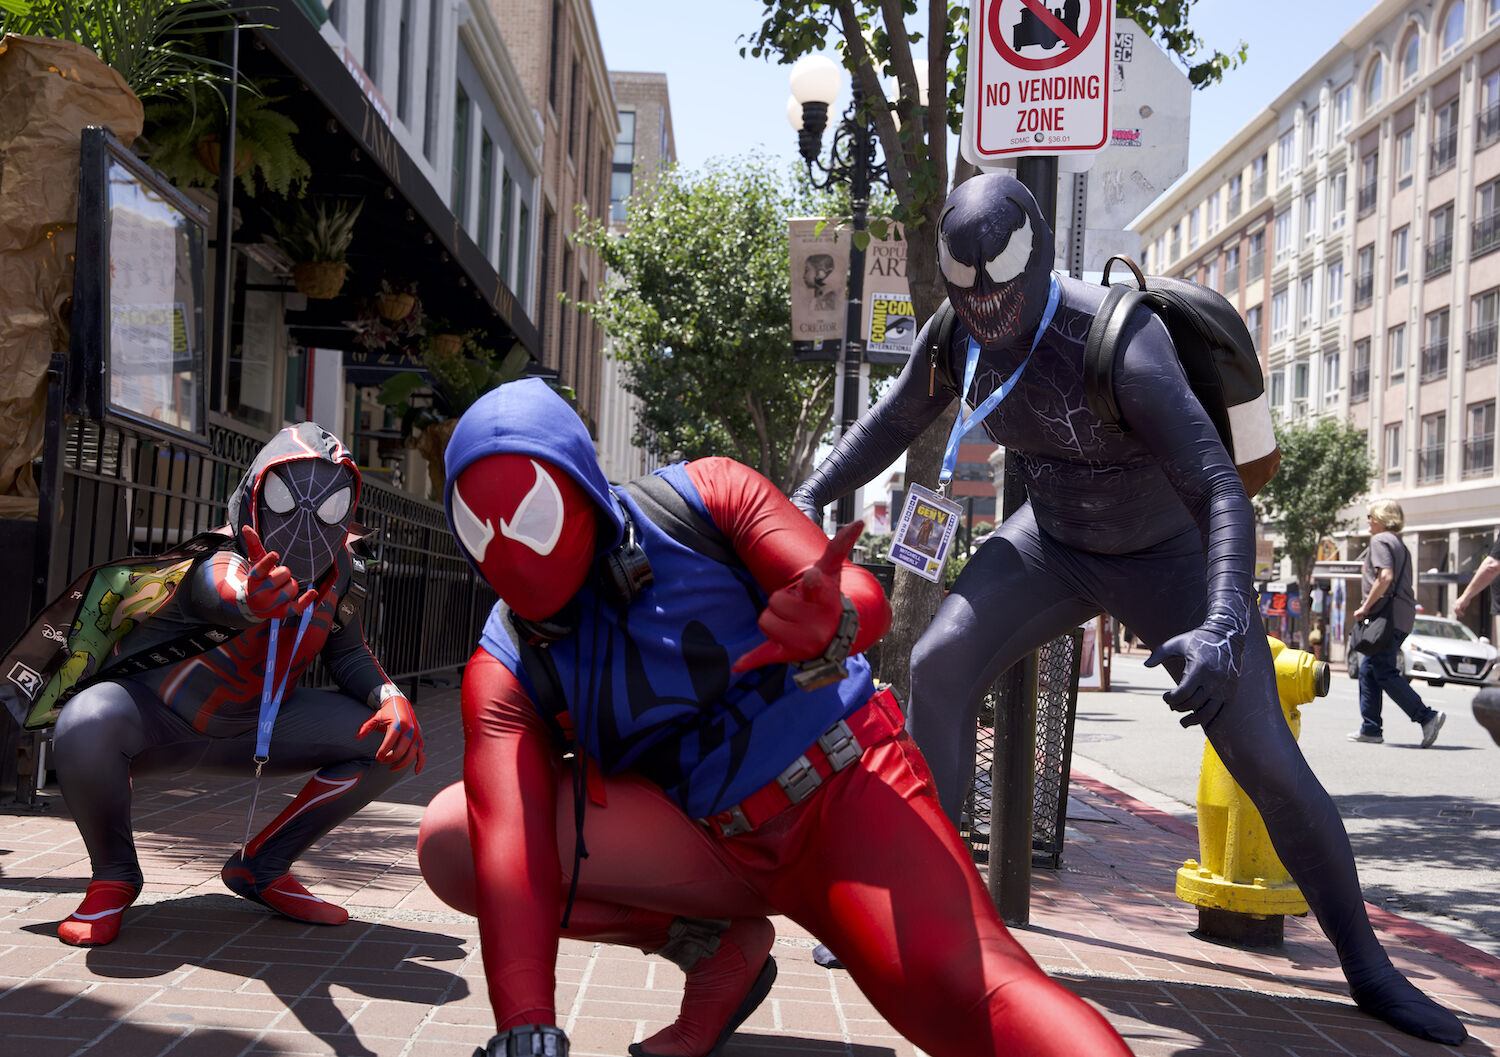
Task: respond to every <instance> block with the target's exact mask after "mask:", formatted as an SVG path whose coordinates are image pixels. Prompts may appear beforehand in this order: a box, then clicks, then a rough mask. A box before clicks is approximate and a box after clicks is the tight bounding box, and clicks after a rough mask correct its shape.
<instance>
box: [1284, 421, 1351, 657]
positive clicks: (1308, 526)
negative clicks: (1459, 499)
mask: <svg viewBox="0 0 1500 1057" xmlns="http://www.w3.org/2000/svg"><path fill="white" fill-rule="evenodd" d="M1276 443H1277V444H1278V445H1280V447H1281V468H1280V469H1278V470H1277V471H1276V475H1275V476H1274V477H1272V478H1271V480H1270V482H1269V483H1268V484H1267V485H1266V486H1265V487H1264V488H1263V489H1261V492H1260V494H1259V495H1257V496H1256V497H1255V505H1256V507H1257V509H1258V511H1259V513H1260V516H1261V517H1262V518H1263V519H1264V520H1266V521H1268V522H1270V524H1271V525H1272V526H1273V527H1274V528H1275V530H1276V531H1277V532H1278V533H1279V534H1280V535H1281V538H1282V540H1283V541H1284V543H1283V546H1284V547H1285V549H1286V552H1287V554H1289V555H1290V556H1291V559H1292V569H1293V571H1294V572H1295V573H1296V576H1297V583H1298V584H1299V585H1300V586H1301V588H1302V597H1303V600H1304V602H1305V601H1306V600H1307V597H1308V594H1309V588H1310V586H1311V584H1312V582H1313V562H1314V561H1316V560H1317V555H1318V544H1319V543H1320V542H1321V541H1322V540H1324V539H1330V538H1332V537H1333V535H1334V534H1335V533H1336V532H1338V531H1339V530H1341V529H1344V528H1347V527H1349V525H1350V524H1351V522H1350V521H1348V520H1347V519H1345V518H1343V517H1342V516H1341V515H1340V511H1342V510H1344V509H1345V508H1346V507H1348V506H1349V504H1350V503H1353V502H1354V501H1355V500H1356V499H1358V498H1359V497H1360V496H1362V495H1364V494H1365V493H1366V492H1368V491H1369V489H1370V480H1371V478H1372V477H1373V476H1374V473H1375V470H1374V467H1373V466H1372V465H1371V462H1370V454H1369V450H1368V449H1369V442H1368V440H1367V438H1366V435H1365V431H1364V430H1362V429H1358V428H1356V427H1355V426H1354V425H1352V424H1350V423H1348V422H1343V421H1340V420H1338V419H1334V418H1320V419H1318V420H1317V421H1315V422H1292V423H1287V422H1280V421H1278V422H1277V423H1276ZM1311 627H1312V607H1311V606H1309V605H1303V607H1302V615H1301V617H1300V618H1298V622H1297V628H1298V631H1299V632H1300V633H1301V636H1302V641H1303V642H1307V641H1308V638H1307V633H1308V631H1309V630H1310V629H1311Z"/></svg>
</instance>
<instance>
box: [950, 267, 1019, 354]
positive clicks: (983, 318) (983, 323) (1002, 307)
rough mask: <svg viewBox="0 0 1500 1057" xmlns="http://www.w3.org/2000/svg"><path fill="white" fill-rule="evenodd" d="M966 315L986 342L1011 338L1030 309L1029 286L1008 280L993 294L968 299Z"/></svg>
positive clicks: (978, 334) (966, 299)
mask: <svg viewBox="0 0 1500 1057" xmlns="http://www.w3.org/2000/svg"><path fill="white" fill-rule="evenodd" d="M965 302H966V303H965V305H964V308H965V315H966V316H968V317H969V320H970V323H971V325H972V326H973V327H974V328H975V329H976V330H977V331H978V332H979V333H977V334H975V335H974V336H975V337H977V338H978V339H979V340H980V341H982V342H995V341H1000V340H1001V339H1003V338H1009V337H1011V336H1013V335H1014V334H1015V332H1016V326H1017V323H1018V322H1019V321H1020V319H1021V317H1022V316H1023V315H1024V312H1025V309H1026V288H1025V286H1024V285H1023V284H1022V283H1019V282H1015V283H1006V284H1005V285H1004V286H999V287H996V288H995V289H994V290H992V291H991V292H990V293H987V294H979V295H977V296H973V297H967V298H965Z"/></svg>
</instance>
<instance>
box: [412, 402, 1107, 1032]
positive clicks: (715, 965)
mask: <svg viewBox="0 0 1500 1057" xmlns="http://www.w3.org/2000/svg"><path fill="white" fill-rule="evenodd" d="M447 470H448V475H447V479H448V482H449V483H448V486H447V491H446V495H445V502H446V505H447V508H448V517H449V522H450V524H451V525H452V527H453V530H454V533H455V534H456V535H457V536H458V538H459V540H460V541H461V542H462V544H463V547H464V549H465V550H466V551H467V552H468V554H469V556H470V557H471V559H472V560H473V562H474V564H475V566H476V567H477V568H478V569H479V570H480V572H481V573H482V575H483V576H484V577H485V579H486V580H488V581H489V583H490V584H491V585H492V586H493V587H494V588H495V590H496V591H497V592H498V593H499V595H500V599H501V603H500V604H499V605H497V606H496V608H495V611H494V612H493V614H492V615H491V617H490V620H489V623H488V624H487V625H486V627H485V630H484V633H483V636H482V638H481V640H480V646H479V649H478V650H477V651H476V652H475V654H474V657H473V659H472V660H471V661H470V662H469V665H468V668H467V670H466V671H465V673H464V684H463V722H464V740H465V746H464V781H463V782H462V783H460V784H458V785H455V786H452V787H450V788H449V789H448V790H446V791H444V792H443V793H441V794H439V796H438V797H437V798H436V799H435V800H434V801H433V803H432V804H431V805H430V806H429V807H428V810H427V812H426V814H425V816H424V817H423V820H422V832H421V836H420V838H419V845H418V847H419V856H420V861H421V865H422V871H423V874H424V875H425V876H426V878H427V880H428V883H429V884H430V885H431V886H432V887H433V889H434V891H435V892H437V894H438V895H439V896H441V897H442V898H443V899H444V900H446V901H447V902H449V903H450V904H451V905H453V906H455V907H457V908H459V909H462V910H465V911H468V912H470V913H476V914H477V915H478V917H479V934H480V942H481V944H482V953H483V957H484V965H485V976H486V979H487V981H488V985H489V994H490V1002H491V1005H492V1006H493V1007H494V1013H495V1022H496V1027H497V1030H498V1032H499V1033H498V1034H497V1035H495V1036H494V1037H493V1038H491V1039H490V1041H489V1044H488V1046H487V1047H486V1048H485V1049H483V1050H480V1051H478V1052H479V1055H480V1057H514V1055H517V1054H527V1055H530V1054H542V1053H545V1054H551V1055H561V1057H566V1054H567V1052H568V1040H567V1037H566V1036H565V1035H564V1034H563V1032H562V1031H561V1030H560V1029H559V1028H558V1027H557V1026H556V1013H555V1010H554V1007H553V994H554V988H555V979H556V977H555V960H556V956H557V945H558V938H559V935H563V936H568V937H570V938H578V939H588V940H602V941H606V942H612V943H618V944H624V945H629V946H634V947H638V948H640V949H642V950H646V951H654V952H656V953H659V954H662V955H663V956H665V957H667V958H669V959H670V960H672V961H673V962H675V963H676V964H677V965H678V966H680V967H681V968H683V969H684V970H685V972H686V974H687V979H686V984H685V987H684V995H683V1000H682V1010H681V1014H680V1016H679V1017H678V1019H677V1021H676V1022H675V1023H674V1024H672V1025H671V1026H669V1027H667V1028H665V1029H663V1030H662V1031H659V1032H657V1033H656V1034H655V1035H652V1036H651V1037H650V1038H647V1039H645V1040H644V1041H643V1042H638V1043H635V1044H633V1045H631V1047H630V1052H631V1053H632V1054H633V1055H636V1057H641V1055H647V1057H668V1055H671V1057H683V1055H685V1057H703V1055H705V1054H717V1053H718V1052H719V1051H720V1049H721V1047H722V1046H723V1045H724V1043H725V1042H726V1041H727V1039H728V1038H729V1036H730V1035H731V1034H732V1033H733V1031H734V1030H735V1028H736V1027H737V1026H738V1025H739V1024H740V1023H741V1022H742V1021H743V1020H744V1019H745V1018H746V1017H748V1016H749V1015H750V1013H751V1012H752V1011H753V1010H754V1009H755V1007H756V1006H757V1005H758V1004H759V1003H760V1002H761V1001H762V1000H763V999H764V998H765V995H766V993H767V992H768V991H769V990H770V987H771V983H772V980H773V978H774V976H775V964H774V962H773V961H772V960H771V958H770V950H771V945H772V943H773V942H774V939H775V935H774V932H773V929H772V926H771V924H770V922H769V921H768V920H767V915H769V914H772V913H782V914H786V915H788V916H789V917H791V918H793V919H794V920H796V921H798V922H799V923H801V924H802V925H804V926H805V927H807V928H808V929H809V930H811V931H812V932H814V933H815V934H817V935H818V936H820V937H822V938H823V939H825V940H827V941H828V942H830V943H832V944H835V945H836V947H837V950H838V952H839V954H840V956H841V957H842V958H843V959H844V962H845V963H846V965H847V966H848V968H849V971H850V973H851V974H852V975H853V977H854V979H855V981H856V983H858V984H859V986H860V988H861V989H862V990H863V991H864V993H865V994H866V995H868V996H869V998H870V1000H871V1001H872V1002H873V1003H874V1005H875V1007H876V1008H877V1009H879V1010H880V1012H881V1013H882V1015H884V1016H885V1017H886V1018H887V1019H888V1020H889V1021H890V1022H891V1024H892V1025H894V1026H895V1027H896V1028H897V1030H899V1031H900V1032H902V1034H904V1035H905V1036H906V1037H907V1038H909V1039H911V1040H912V1041H913V1042H914V1043H915V1044H916V1045H918V1046H920V1047H921V1048H922V1049H923V1050H925V1051H926V1052H928V1053H931V1054H934V1055H937V1057H949V1055H951V1057H978V1055H990V1054H1000V1053H1007V1054H1009V1053H1016V1054H1022V1053H1024V1054H1028V1055H1042V1057H1063V1055H1065V1054H1066V1055H1069V1057H1072V1055H1076V1054H1081V1053H1087V1054H1089V1055H1090V1057H1123V1055H1126V1054H1128V1053H1129V1051H1128V1050H1127V1049H1126V1047H1125V1044H1124V1042H1123V1041H1122V1040H1121V1039H1120V1037H1119V1036H1118V1035H1117V1034H1115V1032H1114V1031H1113V1029H1111V1028H1110V1026H1109V1024H1108V1023H1107V1022H1106V1021H1105V1020H1104V1019H1103V1018H1102V1017H1101V1016H1099V1014H1098V1013H1097V1012H1095V1011H1094V1010H1093V1008H1092V1007H1090V1006H1089V1005H1088V1004H1087V1003H1085V1002H1083V1001H1082V1000H1081V999H1079V998H1078V997H1076V996H1075V995H1073V994H1072V993H1070V992H1069V991H1067V990H1066V989H1065V988H1063V987H1062V986H1061V985H1059V984H1057V983H1055V982H1054V981H1052V980H1050V979H1049V978H1048V977H1047V976H1046V975H1045V974H1044V973H1043V972H1042V971H1041V969H1040V968H1038V967H1037V965H1036V963H1035V962H1033V961H1032V959H1031V958H1030V956H1029V955H1027V953H1026V952H1025V950H1023V949H1022V948H1021V947H1020V945H1019V944H1017V943H1016V942H1015V941H1014V940H1013V939H1012V938H1011V936H1010V935H1009V934H1008V933H1007V932H1006V930H1005V928H1004V926H1003V925H1002V924H1001V923H1000V920H999V918H998V917H997V916H996V913H995V909H994V906H993V904H992V903H991V902H990V898H989V894H988V893H987V891H986V890H985V887H984V885H983V883H982V882H981V881H980V879H979V875H978V874H977V873H976V872H975V870H974V867H973V865H972V863H971V862H970V860H969V857H968V853H967V850H966V849H965V848H964V846H963V844H962V843H961V842H960V840H959V837H958V834H957V833H956V832H955V831H954V829H953V827H952V826H950V825H949V824H948V822H947V820H946V819H944V818H943V816H942V811H941V809H940V807H939V805H938V801H937V798H936V796H935V795H934V794H933V790H932V784H931V781H930V779H929V776H928V772H927V767H926V765H925V764H924V763H923V761H922V759H921V756H920V755H919V754H918V753H917V752H916V751H915V749H914V747H913V745H912V743H911V741H910V739H909V738H908V737H907V735H906V733H905V731H904V730H903V729H902V726H903V724H902V718H901V714H900V712H899V709H898V708H897V706H896V704H895V702H894V699H893V698H892V697H891V695H890V694H889V692H888V691H884V692H880V693H877V692H875V688H874V684H873V681H872V679H871V677H870V668H869V665H868V664H867V663H866V662H865V660H864V658H863V657H861V656H859V655H858V654H859V651H860V650H862V649H864V648H865V647H867V646H869V645H870V644H871V643H873V642H875V641H876V640H877V639H878V638H879V636H880V635H881V634H882V633H883V632H884V630H885V628H886V626H887V624H888V622H889V618H890V611H889V608H888V606H887V604H886V601H885V597H884V595H883V594H882V593H881V591H880V588H879V586H878V585H877V584H876V583H875V581H874V579H873V578H872V577H871V576H870V575H869V574H868V573H866V572H864V571H863V570H861V569H859V568H858V567H857V566H854V565H852V564H850V563H848V562H847V561H845V560H844V556H845V555H846V554H847V553H848V551H849V548H850V547H851V546H852V545H853V543H854V540H855V539H856V538H857V536H858V532H859V525H857V524H856V525H853V526H850V527H849V528H848V529H846V530H845V531H844V532H842V533H840V535H839V536H838V537H837V538H835V539H834V540H833V542H832V543H830V542H829V541H828V540H827V539H826V538H824V536H823V534H822V533H821V532H820V531H819V530H818V529H817V528H816V527H815V526H814V525H812V524H811V523H810V522H809V521H808V520H807V519H806V518H805V517H803V516H802V515H801V514H800V513H799V512H798V511H797V510H796V508H795V507H793V506H792V505H791V504H790V503H789V502H787V500H786V498H785V497H784V496H783V495H782V494H781V493H780V492H778V491H777V490H776V488H775V486H774V485H772V484H771V483H770V482H769V481H767V480H766V479H765V478H764V477H762V476H761V475H760V474H758V473H756V472H755V471H753V470H751V469H748V468H747V467H744V466H742V465H740V464H738V463H736V462H733V461H731V460H728V459H720V458H710V459H699V460H695V461H693V462H690V463H678V464H675V465H672V466H669V467H667V468H665V469H663V470H660V471H658V472H657V473H656V474H655V475H652V476H650V477H646V478H642V479H641V480H640V481H636V482H632V483H631V484H628V485H625V486H623V487H611V486H610V485H609V484H608V482H607V481H606V480H605V477H604V474H603V472H602V471H601V470H600V468H599V464H598V461H597V460H596V458H595V455H594V448H593V444H592V442H591V440H590V439H589V435H588V432H587V430H586V429H585V428H584V426H583V423H582V422H581V421H580V420H579V419H578V417H577V415H575V414H574V413H573V411H572V410H571V409H570V408H569V407H568V406H567V404H566V403H564V401H563V400H562V399H561V398H560V397H559V396H557V395H556V394H555V393H554V392H552V390H550V389H549V388H548V387H547V386H546V385H545V384H544V383H542V382H541V381H538V380H526V381H521V382H513V383H510V384H507V385H503V386H500V387H499V388H497V389H495V390H492V391H491V392H490V393H488V394H486V395H485V396H484V397H482V398H480V400H479V401H478V402H477V403H475V404H474V406H473V407H472V408H470V409H469V410H468V411H467V412H466V413H465V414H464V416H463V418H462V419H461V420H460V421H459V423H458V427H457V429H455V430H454V433H453V439H452V441H451V442H450V443H449V445H448V451H447ZM664 512H666V513H664ZM682 523H688V524H689V526H690V530H689V531H686V532H684V531H683V530H682V527H681V526H682ZM692 526H696V527H692ZM543 643H547V645H542V644H543ZM736 658H738V660H736ZM570 745H571V747H572V750H573V754H574V755H573V761H577V760H585V761H587V766H586V767H583V768H580V767H578V766H577V764H576V763H574V762H572V761H568V760H565V759H564V753H565V751H566V750H567V749H568V748H569V746H570ZM585 855H586V856H587V857H586V858H583V856H585ZM560 922H561V924H560Z"/></svg>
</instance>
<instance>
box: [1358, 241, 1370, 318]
mask: <svg viewBox="0 0 1500 1057" xmlns="http://www.w3.org/2000/svg"><path fill="white" fill-rule="evenodd" d="M1374 299H1375V244H1374V243H1373V242H1372V243H1370V245H1368V246H1361V247H1360V248H1359V252H1358V253H1356V254H1355V255H1354V310H1355V311H1356V312H1358V311H1359V310H1360V309H1361V308H1369V307H1370V303H1371V302H1372V301H1374Z"/></svg>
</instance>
